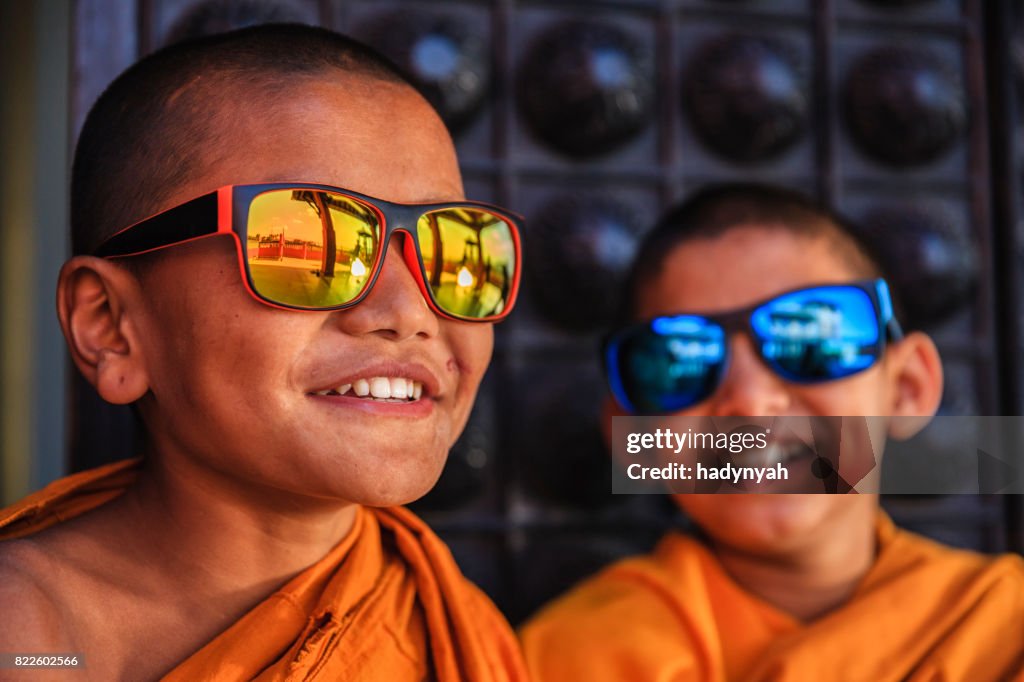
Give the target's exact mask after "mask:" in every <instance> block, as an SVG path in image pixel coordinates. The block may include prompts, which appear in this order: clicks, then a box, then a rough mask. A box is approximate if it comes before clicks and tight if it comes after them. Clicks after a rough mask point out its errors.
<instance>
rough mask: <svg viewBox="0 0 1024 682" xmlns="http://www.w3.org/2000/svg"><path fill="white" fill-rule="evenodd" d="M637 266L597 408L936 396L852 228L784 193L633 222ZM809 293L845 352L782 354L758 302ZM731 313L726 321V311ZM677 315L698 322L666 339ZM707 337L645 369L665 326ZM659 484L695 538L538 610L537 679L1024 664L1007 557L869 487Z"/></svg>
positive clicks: (911, 408) (932, 355)
mask: <svg viewBox="0 0 1024 682" xmlns="http://www.w3.org/2000/svg"><path fill="white" fill-rule="evenodd" d="M632 273H633V274H632V277H631V279H630V282H629V286H628V289H627V292H626V293H627V304H628V312H627V314H626V315H625V320H624V324H623V326H622V327H621V328H620V329H619V330H617V331H616V332H615V333H614V334H613V335H612V337H611V338H612V339H613V341H612V343H611V344H610V345H609V347H610V348H614V349H616V350H615V351H613V352H610V353H608V355H607V357H606V362H607V363H608V366H607V369H608V373H609V377H611V378H613V379H614V380H613V381H612V388H613V392H614V402H613V401H612V399H609V402H608V405H607V410H606V412H607V413H606V422H607V421H610V417H611V416H612V415H622V414H630V413H636V414H644V413H646V414H678V415H683V416H712V417H759V416H760V417H780V416H782V417H785V416H818V417H832V416H844V415H874V416H892V417H909V416H920V415H926V416H929V417H930V416H931V415H933V414H934V412H935V410H936V408H937V407H938V403H939V398H940V394H941V389H942V372H941V364H940V361H939V356H938V353H937V351H936V349H935V346H934V345H933V343H932V342H931V340H930V339H929V338H928V337H927V336H925V335H924V334H922V333H920V332H911V333H907V334H904V333H902V332H901V331H900V329H899V325H898V323H897V322H896V320H895V318H894V317H893V314H892V306H891V301H889V300H888V295H887V289H886V287H884V285H883V281H884V280H882V279H881V276H882V273H881V272H880V268H879V266H878V265H877V262H876V261H875V259H874V258H873V257H872V255H871V253H870V252H869V250H868V249H867V248H865V247H864V246H863V245H862V244H861V243H860V242H859V241H858V239H857V237H856V234H855V232H854V231H852V230H851V228H849V227H848V226H847V225H846V224H845V223H844V222H843V221H842V220H841V219H840V218H839V217H837V216H835V215H834V214H831V213H830V212H828V211H826V210H824V209H822V208H820V207H819V206H817V205H815V204H814V203H812V202H811V201H809V200H807V199H806V198H804V197H802V196H801V195H799V194H796V193H794V192H792V191H788V190H783V189H778V188H773V187H769V186H763V185H753V184H730V185H723V186H716V187H712V188H709V189H706V190H704V191H702V192H699V193H698V194H696V195H695V196H693V197H692V198H691V199H690V200H688V201H687V202H685V203H684V204H682V205H680V206H679V207H677V208H676V209H675V210H673V211H671V212H669V213H668V214H667V215H666V216H665V217H664V218H663V219H662V221H661V222H660V223H659V225H658V226H657V227H655V229H654V230H653V231H652V232H651V233H650V234H649V235H648V237H647V238H646V240H645V242H644V244H643V245H642V247H641V249H640V251H639V254H638V256H637V258H636V261H635V263H634V268H633V271H632ZM821 301H829V302H831V303H832V304H833V305H834V307H835V310H836V311H838V312H839V314H840V318H841V319H842V322H841V324H842V325H849V326H847V327H842V328H841V329H840V331H839V338H856V339H874V340H875V342H873V343H870V344H863V343H859V344H858V346H857V348H859V349H860V350H858V351H857V352H856V353H852V354H849V355H846V356H841V357H842V360H841V361H832V362H822V361H820V360H819V358H821V357H824V355H823V354H820V353H818V352H817V351H819V350H821V348H819V347H817V346H815V345H814V344H815V341H814V340H813V339H810V338H807V337H806V336H801V337H800V338H796V337H794V338H791V339H789V341H790V342H791V345H789V346H787V348H789V350H792V349H793V348H797V349H799V350H800V351H801V352H800V353H798V354H794V355H793V356H792V357H789V356H786V355H784V354H783V353H781V352H780V351H779V348H780V346H778V345H773V343H774V342H775V341H777V340H778V339H771V338H770V334H769V333H768V332H766V331H765V329H764V328H763V327H762V326H761V322H762V319H761V318H762V317H764V318H770V317H771V316H772V315H773V314H779V315H782V314H792V312H793V311H794V310H795V309H796V308H797V307H799V306H801V305H802V306H803V308H802V309H803V310H804V312H807V311H808V310H809V309H810V307H811V306H813V305H818V304H819V303H820V302H821ZM801 302H802V303H801ZM737 311H741V312H739V313H737ZM733 313H737V314H733ZM762 314H763V315H762ZM740 317H742V318H743V319H742V321H741V322H737V323H736V324H735V325H731V326H730V328H729V329H728V330H725V328H724V327H722V324H721V323H720V321H721V320H726V319H734V318H735V319H738V318H740ZM656 320H661V321H662V323H658V324H655V323H654V322H655V321H656ZM676 321H686V322H687V325H686V329H687V330H688V331H686V332H685V334H687V335H689V334H694V336H692V337H688V338H682V337H680V336H679V335H682V334H684V332H682V331H681V330H682V329H683V325H682V324H678V325H674V324H672V323H673V322H676ZM664 329H669V330H670V331H667V332H665V331H659V330H664ZM693 329H698V331H697V332H693V331H692V330H693ZM719 334H722V335H723V336H722V338H723V340H724V342H723V343H721V344H717V345H715V348H717V349H718V351H719V352H717V353H710V352H709V353H706V354H704V355H703V356H702V359H701V363H702V364H701V367H700V371H694V367H693V365H692V364H690V365H688V366H687V368H686V371H682V367H681V366H680V367H678V368H677V369H679V370H680V371H672V370H673V367H669V368H668V369H667V371H665V372H662V373H657V372H646V373H644V372H641V371H640V370H641V369H643V368H647V369H650V368H651V367H653V366H655V363H656V362H659V361H661V360H660V359H664V358H666V357H673V356H672V352H671V348H670V346H669V345H667V344H671V343H673V341H674V340H676V341H683V342H684V343H682V344H680V345H679V346H678V347H681V348H684V349H685V348H687V347H688V346H687V343H686V342H687V341H689V340H693V339H697V338H711V337H712V336H714V338H718V336H717V335H719ZM792 344H795V345H792ZM652 358H654V359H652ZM689 360H692V358H689ZM686 361H688V360H687V358H683V357H678V358H677V359H676V360H673V362H680V363H682V362H686ZM911 421H915V420H909V419H900V420H893V421H891V422H890V426H889V428H890V433H889V435H890V436H895V437H902V436H908V435H910V434H909V433H904V432H902V431H903V430H904V427H905V425H906V424H907V423H909V422H911ZM609 429H610V426H609ZM799 465H801V463H800V462H799V461H798V462H793V463H791V466H799ZM802 466H808V464H807V463H806V461H805V462H803V463H802ZM674 499H675V501H676V502H677V503H678V505H679V506H680V507H681V508H682V509H683V510H684V511H685V512H686V514H687V515H688V516H689V517H690V518H691V519H693V521H694V522H695V523H696V524H697V525H698V526H699V527H700V530H701V533H702V535H701V536H700V537H699V538H695V537H688V536H685V535H682V534H680V533H675V532H672V533H669V534H668V535H667V536H666V537H665V538H664V539H663V540H662V542H661V543H660V544H659V546H658V547H657V548H656V549H655V551H654V552H653V553H652V554H650V555H647V556H642V557H637V558H633V559H628V560H625V561H623V562H620V563H618V564H616V565H614V566H612V567H610V568H608V569H606V570H605V571H603V572H601V573H600V574H598V575H597V576H595V577H593V578H591V579H589V580H587V581H585V582H584V583H582V584H581V585H580V586H578V587H577V588H575V589H574V590H572V591H571V592H570V593H569V594H567V595H566V596H564V597H562V598H560V599H559V600H557V601H555V602H554V603H553V604H551V605H549V606H548V607H546V608H545V609H544V610H542V611H541V612H540V613H539V614H538V615H537V616H536V617H535V618H534V620H533V621H531V622H530V623H529V624H527V626H526V627H525V628H524V630H523V632H522V641H523V644H524V649H525V653H526V657H527V662H528V665H529V667H530V668H531V672H532V673H533V674H534V676H535V678H536V679H539V680H542V681H547V680H552V681H553V680H567V679H580V680H582V679H585V680H589V681H591V682H597V681H602V680H665V681H668V680H672V681H673V682H680V681H684V680H708V681H712V680H714V681H720V680H744V681H748V680H750V681H758V680H773V681H778V680H794V681H795V680H872V681H873V682H881V681H886V680H893V681H895V680H1006V679H1011V677H1012V676H1014V675H1019V674H1022V673H1024V562H1022V561H1021V559H1020V557H1017V556H1003V557H998V558H993V557H985V556H982V555H979V554H974V553H971V552H965V551H958V550H953V549H950V548H946V547H943V546H941V545H938V544H936V543H933V542H930V541H928V540H925V539H924V538H921V537H918V536H915V535H913V534H911V533H908V532H905V531H902V530H899V529H897V528H895V527H894V526H893V524H892V522H891V521H890V520H889V519H888V517H886V516H885V515H884V514H883V513H882V512H881V511H880V509H879V501H878V496H877V495H870V494H865V495H856V494H853V495H826V494H729V495H702V494H679V495H676V496H675V497H674ZM1013 679H1017V678H1016V677H1014V678H1013Z"/></svg>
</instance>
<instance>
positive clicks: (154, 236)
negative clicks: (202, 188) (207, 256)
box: [93, 192, 218, 258]
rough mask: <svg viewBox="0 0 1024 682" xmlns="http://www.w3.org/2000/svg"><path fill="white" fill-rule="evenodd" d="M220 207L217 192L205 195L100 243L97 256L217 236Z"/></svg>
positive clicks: (116, 254)
mask: <svg viewBox="0 0 1024 682" xmlns="http://www.w3.org/2000/svg"><path fill="white" fill-rule="evenodd" d="M217 206H218V205H217V192H211V193H209V194H204V195H203V196H201V197H197V198H195V199H193V200H192V201H189V202H187V203H184V204H181V205H180V206H177V207H175V208H172V209H171V210H169V211H164V212H163V213H158V214H157V215H155V216H153V217H152V218H147V219H146V220H143V221H141V222H138V223H136V224H135V225H132V226H131V227H128V228H125V229H124V230H121V231H120V232H118V233H117V234H115V235H114V236H112V237H110V238H109V239H107V240H106V241H105V242H103V243H102V244H100V246H99V247H97V249H96V250H95V251H94V252H93V255H94V256H98V257H100V258H110V257H114V256H129V255H132V254H138V253H144V252H146V251H152V250H154V249H158V248H162V247H164V246H171V245H173V244H178V243H181V242H185V241H188V240H190V239H195V238H197V237H205V236H207V235H210V234H215V233H216V232H217Z"/></svg>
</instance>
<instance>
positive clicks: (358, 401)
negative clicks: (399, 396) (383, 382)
mask: <svg viewBox="0 0 1024 682" xmlns="http://www.w3.org/2000/svg"><path fill="white" fill-rule="evenodd" d="M308 397H309V398H311V399H313V400H315V401H316V402H318V403H322V404H324V405H326V406H327V407H330V408H341V409H346V410H359V411H361V412H365V413H367V414H372V415H375V416H379V417H406V418H411V419H423V418H424V417H427V416H429V415H430V414H431V413H432V412H433V411H434V401H433V400H431V399H429V398H420V399H419V400H413V401H410V402H404V403H390V402H384V401H382V400H369V399H366V398H357V397H355V396H349V395H309V396H308Z"/></svg>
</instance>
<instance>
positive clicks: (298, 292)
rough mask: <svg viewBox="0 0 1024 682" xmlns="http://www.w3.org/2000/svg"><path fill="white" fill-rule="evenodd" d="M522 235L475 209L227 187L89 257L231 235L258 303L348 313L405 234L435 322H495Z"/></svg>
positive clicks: (517, 269) (300, 186)
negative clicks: (394, 240)
mask: <svg viewBox="0 0 1024 682" xmlns="http://www.w3.org/2000/svg"><path fill="white" fill-rule="evenodd" d="M521 224H522V221H521V219H520V218H519V217H518V216H516V215H514V214H512V213H509V212H508V211H505V210H503V209H501V208H498V207H497V206H490V205H488V204H483V203H478V202H472V201H454V202H444V203H436V204H398V203H393V202H389V201H383V200H381V199H375V198H373V197H369V196H366V195H365V194H359V193H357V192H352V191H349V190H346V189H341V188H338V187H331V186H327V185H314V184H306V183H272V184H260V185H228V186H226V187H221V188H220V189H218V190H216V191H214V192H210V193H209V194H204V195H202V196H200V197H197V198H195V199H192V200H191V201H188V202H185V203H183V204H180V205H178V206H175V207H174V208H171V209H168V210H166V211H163V212H161V213H158V214H157V215H155V216H152V217H151V218H147V219H145V220H143V221H141V222H138V223H136V224H134V225H132V226H130V227H127V228H125V229H124V230H121V231H120V232H118V233H117V234H115V235H113V236H112V237H110V238H109V239H107V240H106V241H105V242H103V243H102V244H101V245H100V246H99V247H98V248H97V249H96V250H95V251H94V254H93V255H96V256H99V257H103V258H120V257H126V256H135V255H140V254H143V253H149V252H151V251H155V250H158V249H164V248H167V247H170V246H176V245H178V244H183V243H185V242H189V241H193V240H195V239H202V238H205V237H212V236H216V235H222V234H226V235H230V236H231V237H232V238H233V239H234V241H235V245H236V247H237V252H238V263H239V267H240V268H241V272H242V281H243V282H244V283H245V286H246V289H248V291H249V293H250V294H252V295H253V296H254V297H255V298H256V299H258V300H259V301H262V302H263V303H266V304H267V305H271V306H274V307H278V308H286V309H290V310H316V311H323V310H341V309H344V308H348V307H351V306H354V305H357V304H358V303H359V302H360V301H362V300H363V298H365V297H366V295H367V294H368V293H369V291H370V289H371V288H372V287H373V283H374V282H375V281H376V279H377V277H378V275H380V271H381V268H382V267H383V263H384V255H385V253H386V251H387V246H388V243H389V240H390V237H391V235H392V234H393V233H394V232H396V231H401V232H405V233H406V235H407V237H408V238H407V239H405V240H404V244H403V257H404V258H405V261H406V264H407V265H408V266H409V269H410V271H411V272H412V273H413V275H414V277H415V278H416V281H417V283H418V284H419V287H420V290H421V291H422V293H423V296H424V298H425V299H426V300H427V302H428V304H429V305H430V307H431V309H432V310H434V312H436V313H437V314H439V315H442V316H444V317H447V318H451V319H456V320H465V321H472V322H496V321H498V320H501V319H503V318H505V317H506V316H507V315H508V314H509V313H510V312H511V310H512V306H513V304H514V303H515V300H516V295H517V293H518V290H519V279H520V274H521V271H522V262H521V256H520V238H519V233H520V229H521Z"/></svg>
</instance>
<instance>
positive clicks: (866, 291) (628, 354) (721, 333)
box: [603, 279, 903, 414]
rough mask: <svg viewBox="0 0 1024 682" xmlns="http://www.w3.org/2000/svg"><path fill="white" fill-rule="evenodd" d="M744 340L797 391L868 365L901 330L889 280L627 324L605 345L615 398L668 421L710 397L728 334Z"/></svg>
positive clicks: (723, 363)
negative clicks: (739, 335)
mask: <svg viewBox="0 0 1024 682" xmlns="http://www.w3.org/2000/svg"><path fill="white" fill-rule="evenodd" d="M735 332H744V333H746V334H747V335H748V337H749V338H750V340H751V342H752V343H753V346H754V348H755V349H756V351H757V352H758V354H759V355H760V356H761V359H762V360H763V361H764V363H765V364H766V365H767V366H768V367H769V368H771V369H772V370H773V371H775V372H776V373H777V374H778V375H779V376H781V377H782V378H784V379H786V380H788V381H793V382H796V383H801V384H811V383H819V382H825V381H834V380H836V379H842V378H844V377H848V376H850V375H852V374H856V373H857V372H861V371H863V370H865V369H867V368H868V367H871V366H872V365H873V364H874V363H875V362H876V361H877V360H878V359H879V358H880V357H882V353H883V351H884V349H885V343H886V341H890V342H891V341H897V340H899V339H900V338H902V336H903V333H902V330H901V329H900V325H899V323H898V322H897V321H896V318H895V316H894V314H893V309H892V298H891V296H890V294H889V287H888V285H886V283H885V280H882V279H876V280H868V281H861V282H851V283H849V284H830V285H823V286H815V287H807V288H804V289H797V290H794V291H788V292H786V293H783V294H780V295H778V296H774V297H772V298H770V299H767V300H764V301H761V302H759V303H755V304H754V305H752V306H749V307H746V308H743V309H741V310H733V311H730V312H726V313H721V314H715V315H695V314H678V315H666V316H661V317H656V318H654V319H652V320H647V321H645V322H640V323H637V324H633V325H629V326H628V327H624V328H622V329H619V330H617V331H615V332H613V333H612V334H610V335H609V336H608V338H607V339H606V340H605V342H604V347H603V355H604V367H605V373H606V376H607V379H608V383H609V386H610V388H611V391H612V394H613V395H614V396H615V399H616V400H617V401H618V402H619V404H620V405H621V406H622V407H623V409H625V410H627V411H628V412H631V413H633V414H667V413H671V412H677V411H679V410H682V409H685V408H687V407H690V406H692V405H696V404H697V403H699V402H701V401H703V400H706V399H707V398H709V397H710V396H711V395H712V394H713V393H714V392H715V389H716V388H718V385H719V384H720V383H721V381H722V379H723V377H724V376H725V372H726V370H727V366H728V360H729V336H730V334H732V333H735Z"/></svg>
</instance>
